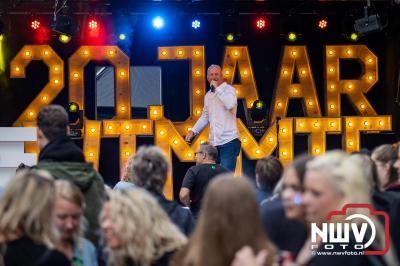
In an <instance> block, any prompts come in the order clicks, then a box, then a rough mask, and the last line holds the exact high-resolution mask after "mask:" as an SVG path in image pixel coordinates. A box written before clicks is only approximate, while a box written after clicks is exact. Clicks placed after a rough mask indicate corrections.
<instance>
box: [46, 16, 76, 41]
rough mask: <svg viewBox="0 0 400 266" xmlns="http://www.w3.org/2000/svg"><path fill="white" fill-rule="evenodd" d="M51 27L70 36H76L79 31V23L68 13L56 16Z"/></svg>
mask: <svg viewBox="0 0 400 266" xmlns="http://www.w3.org/2000/svg"><path fill="white" fill-rule="evenodd" d="M50 29H52V30H53V31H55V32H58V33H60V34H64V35H68V36H74V35H75V34H76V33H77V32H78V31H79V27H78V24H77V23H76V22H75V20H73V19H72V17H70V16H68V15H57V16H56V17H54V19H53V21H52V22H51V23H50Z"/></svg>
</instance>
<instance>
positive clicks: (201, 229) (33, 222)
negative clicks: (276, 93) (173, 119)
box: [0, 66, 400, 266]
mask: <svg viewBox="0 0 400 266" xmlns="http://www.w3.org/2000/svg"><path fill="white" fill-rule="evenodd" d="M209 71H211V72H212V74H213V75H211V78H210V79H209V81H210V83H211V84H212V85H213V86H215V87H216V88H213V89H214V91H213V92H211V93H215V90H216V91H217V92H216V94H217V96H215V95H209V97H210V98H209V99H208V101H222V105H221V106H220V107H218V108H223V105H226V104H229V103H230V102H231V100H232V99H233V98H232V97H231V96H232V95H231V87H230V86H228V85H227V84H225V83H223V82H221V81H222V79H221V76H220V72H221V71H220V68H219V67H218V66H211V67H210V69H209ZM214 72H215V73H214ZM219 86H222V90H219V89H218V87H219ZM215 97H219V98H215ZM214 98H215V99H214ZM234 100H235V99H234ZM209 104H210V106H211V103H209ZM210 106H208V107H205V111H204V112H206V113H207V114H206V115H204V116H203V117H202V118H201V119H202V120H201V121H200V122H199V124H197V126H196V128H195V129H194V131H193V132H192V133H190V135H189V137H188V138H187V141H190V140H191V139H192V138H193V137H194V135H195V134H196V133H198V131H199V130H201V128H202V127H204V126H205V124H206V123H208V122H210V123H211V126H212V127H213V126H215V128H213V129H212V130H211V132H212V133H211V134H212V136H210V138H211V137H212V138H211V139H212V140H213V142H214V143H203V144H201V145H200V146H199V148H198V150H197V151H196V153H195V160H196V165H195V166H193V167H191V168H189V170H188V171H187V173H186V175H185V177H184V178H183V182H182V186H181V189H180V192H179V199H176V200H172V201H171V200H168V199H166V198H165V197H164V195H163V188H164V185H165V183H166V180H167V175H168V172H169V170H170V167H171V166H170V165H169V163H168V160H167V158H166V156H165V155H164V153H163V152H162V150H161V149H159V148H158V147H156V146H141V147H140V148H139V149H138V151H137V152H136V153H135V154H134V155H133V156H132V157H130V158H129V160H128V161H127V164H126V166H125V171H124V173H123V174H122V180H121V181H120V182H119V183H118V184H117V185H116V186H115V187H114V188H113V189H112V188H109V187H107V186H106V185H105V184H104V181H103V178H102V177H101V175H100V174H99V173H98V172H97V171H96V170H95V169H94V168H93V165H92V164H90V163H87V162H85V159H84V155H83V153H82V150H81V149H80V148H79V147H78V146H76V145H75V144H74V143H73V141H72V140H71V139H70V138H69V137H68V126H69V124H68V114H67V113H66V111H65V109H64V108H62V107H61V106H58V105H49V106H47V107H44V108H43V109H42V110H41V111H40V112H39V114H38V116H37V126H38V142H39V147H40V154H39V162H38V164H37V165H36V166H32V167H21V168H20V169H18V170H17V173H16V175H15V176H14V177H13V178H12V179H11V180H10V182H9V183H8V185H7V186H6V188H5V190H4V191H3V192H2V194H1V195H0V266H2V265H6V266H17V265H18V266H22V265H23V266H50V265H51V266H55V265H56V266H63V265H69V266H71V265H73V266H87V265H89V266H97V265H110V266H150V265H151V266H162V265H172V266H180V265H183V266H229V265H232V266H262V265H263V266H272V265H282V266H303V265H313V266H325V265H332V266H333V265H335V266H336V265H363V266H385V265H386V266H396V265H399V256H398V255H399V254H400V231H399V227H398V224H399V222H400V158H399V157H400V156H399V155H400V150H399V147H398V146H397V145H382V146H379V147H377V148H375V149H374V150H373V151H372V153H369V152H366V151H364V152H362V153H361V152H360V153H356V154H351V155H348V154H346V153H345V152H343V151H339V150H337V151H328V152H327V153H326V154H324V155H321V156H317V157H311V156H309V155H301V156H298V157H296V158H295V159H294V160H293V161H292V162H291V163H290V164H288V165H286V166H283V165H282V163H281V162H280V161H279V159H278V158H276V157H274V156H267V157H265V158H262V159H260V160H258V162H257V164H256V167H255V182H254V183H252V182H251V181H250V178H248V177H246V176H241V177H235V176H234V175H233V173H232V169H234V164H235V162H234V161H233V160H232V158H228V157H229V156H230V157H233V159H236V155H237V149H240V141H239V140H238V138H237V136H238V135H237V131H236V130H237V129H235V127H234V126H232V128H231V127H230V126H231V125H230V126H229V129H228V130H229V131H230V133H229V134H224V132H223V130H221V128H219V127H218V125H219V124H218V123H220V122H221V121H218V120H217V121H215V120H213V119H214V118H213V116H209V115H210V114H212V113H215V112H218V110H217V109H218V108H217V109H212V108H213V107H210ZM225 107H226V106H225ZM229 107H231V106H229ZM207 108H211V110H208V111H207ZM226 108H228V107H226ZM231 108H232V107H231ZM228 109H229V108H228ZM235 112H236V111H235ZM214 115H215V114H214ZM224 115H225V116H229V112H228V113H225V114H224ZM209 120H210V121H209ZM228 124H229V123H228ZM225 137H227V142H226V141H225V140H224V138H225ZM220 152H222V153H223V154H222V156H221V154H220ZM348 204H353V205H354V204H356V205H354V206H355V207H353V208H349V209H347V213H345V214H347V215H352V216H353V217H356V218H357V217H358V218H359V219H354V221H355V222H354V223H353V224H352V226H351V230H352V232H353V234H351V235H350V237H349V239H347V242H346V250H345V251H346V252H356V251H359V250H358V249H357V244H359V243H360V234H361V232H362V233H363V234H364V236H365V235H366V236H370V237H371V239H373V240H374V241H373V242H371V243H369V242H368V243H367V244H365V245H364V246H363V248H364V249H363V252H368V251H372V253H371V255H365V253H362V254H361V253H357V254H353V253H352V255H347V253H345V252H344V248H343V245H335V246H334V245H326V244H324V237H318V236H317V237H316V236H315V235H313V233H312V230H311V228H313V227H314V228H315V227H316V226H317V227H318V228H321V227H323V225H324V224H325V223H327V222H331V223H332V222H335V223H341V224H345V223H346V222H348V221H347V220H348V218H346V217H347V216H346V215H343V213H341V214H342V215H338V211H341V210H343V208H344V207H345V206H347V205H348ZM357 204H358V205H357ZM360 204H363V205H360ZM363 206H373V208H374V209H375V210H376V211H379V212H380V213H385V214H386V216H385V217H388V218H389V219H382V217H380V216H376V215H374V214H375V213H373V212H371V208H372V207H371V208H365V207H363ZM332 213H335V216H332V215H331V214H332ZM361 216H362V217H368V221H370V223H371V224H370V225H371V228H372V227H373V228H374V229H373V230H370V229H366V226H365V221H363V220H361V219H360V217H361ZM387 223H389V224H387ZM388 229H389V230H388ZM318 230H320V229H318ZM320 233H321V232H320ZM336 233H337V234H338V235H337V236H336V237H337V238H336V240H337V239H340V238H341V236H339V235H340V234H342V232H341V231H340V230H339V227H337V228H336V231H330V233H329V234H331V235H329V236H332V234H336ZM327 237H328V235H326V238H327ZM333 246H334V247H333ZM347 247H348V248H347ZM380 250H383V251H384V252H376V251H380Z"/></svg>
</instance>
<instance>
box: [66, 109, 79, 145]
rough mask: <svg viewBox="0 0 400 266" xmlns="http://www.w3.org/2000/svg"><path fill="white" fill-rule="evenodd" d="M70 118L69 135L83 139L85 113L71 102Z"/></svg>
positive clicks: (68, 110)
mask: <svg viewBox="0 0 400 266" xmlns="http://www.w3.org/2000/svg"><path fill="white" fill-rule="evenodd" d="M67 112H68V118H69V135H70V136H71V137H72V138H81V137H82V129H83V112H82V110H80V109H79V105H78V104H77V103H74V102H70V103H69V104H68V108H67Z"/></svg>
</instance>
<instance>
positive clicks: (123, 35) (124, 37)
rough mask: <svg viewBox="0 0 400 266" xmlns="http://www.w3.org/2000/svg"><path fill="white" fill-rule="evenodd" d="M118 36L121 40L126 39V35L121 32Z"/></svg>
mask: <svg viewBox="0 0 400 266" xmlns="http://www.w3.org/2000/svg"><path fill="white" fill-rule="evenodd" d="M118 38H119V39H120V40H121V41H123V40H125V39H126V35H125V34H124V33H121V34H120V35H119V36H118Z"/></svg>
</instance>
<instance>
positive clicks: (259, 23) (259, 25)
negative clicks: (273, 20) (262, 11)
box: [256, 18, 267, 30]
mask: <svg viewBox="0 0 400 266" xmlns="http://www.w3.org/2000/svg"><path fill="white" fill-rule="evenodd" d="M256 27H257V29H259V30H262V29H264V28H266V27H267V20H266V19H265V18H258V19H257V20H256Z"/></svg>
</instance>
